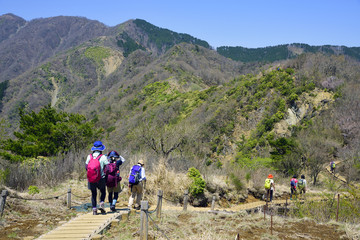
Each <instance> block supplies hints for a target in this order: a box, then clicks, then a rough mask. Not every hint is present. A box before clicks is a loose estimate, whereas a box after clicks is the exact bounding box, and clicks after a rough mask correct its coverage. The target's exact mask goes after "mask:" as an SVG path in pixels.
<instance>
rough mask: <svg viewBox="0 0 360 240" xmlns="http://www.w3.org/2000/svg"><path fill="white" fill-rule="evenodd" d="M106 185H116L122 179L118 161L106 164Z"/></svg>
mask: <svg viewBox="0 0 360 240" xmlns="http://www.w3.org/2000/svg"><path fill="white" fill-rule="evenodd" d="M105 174H106V186H108V187H116V186H117V184H118V182H120V181H121V177H120V172H119V169H118V168H117V167H116V163H109V164H107V165H106V166H105Z"/></svg>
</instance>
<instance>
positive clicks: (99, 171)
mask: <svg viewBox="0 0 360 240" xmlns="http://www.w3.org/2000/svg"><path fill="white" fill-rule="evenodd" d="M104 150H105V146H104V145H103V144H102V142H101V141H96V142H94V146H93V147H92V148H91V151H92V154H89V155H88V156H87V159H86V171H87V179H88V188H89V189H90V190H91V204H92V208H93V214H94V215H97V207H96V196H97V189H99V190H100V204H99V210H100V211H101V213H103V214H104V213H105V209H104V208H105V205H104V200H105V195H106V189H105V185H106V182H105V173H104V168H105V165H107V164H108V163H109V162H108V160H107V157H106V156H105V155H103V154H102V151H104Z"/></svg>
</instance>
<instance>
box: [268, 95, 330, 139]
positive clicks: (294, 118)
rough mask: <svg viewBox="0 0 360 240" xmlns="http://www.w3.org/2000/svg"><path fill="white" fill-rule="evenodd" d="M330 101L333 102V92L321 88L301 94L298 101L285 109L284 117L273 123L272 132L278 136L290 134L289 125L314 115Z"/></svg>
mask: <svg viewBox="0 0 360 240" xmlns="http://www.w3.org/2000/svg"><path fill="white" fill-rule="evenodd" d="M331 102H333V94H332V93H330V92H325V91H323V90H319V89H315V90H314V91H313V92H312V93H311V94H309V93H304V94H302V95H301V96H300V97H299V99H298V101H296V102H295V103H294V104H293V105H292V106H291V108H288V109H287V114H286V115H285V119H283V120H281V121H280V122H278V123H276V124H275V126H274V132H275V133H276V134H278V135H280V136H290V134H291V132H290V130H289V128H290V127H291V126H294V125H297V124H299V123H300V121H302V120H304V119H310V118H312V117H314V116H315V115H316V114H317V113H319V112H320V111H321V110H323V109H326V108H327V107H328V105H329V103H331Z"/></svg>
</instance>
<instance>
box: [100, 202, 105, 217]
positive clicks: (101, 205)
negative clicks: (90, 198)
mask: <svg viewBox="0 0 360 240" xmlns="http://www.w3.org/2000/svg"><path fill="white" fill-rule="evenodd" d="M99 210H100V211H101V213H102V214H104V213H106V211H105V204H104V202H100V206H99Z"/></svg>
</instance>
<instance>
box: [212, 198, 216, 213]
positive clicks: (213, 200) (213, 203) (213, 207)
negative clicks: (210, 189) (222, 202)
mask: <svg viewBox="0 0 360 240" xmlns="http://www.w3.org/2000/svg"><path fill="white" fill-rule="evenodd" d="M215 198H216V197H215V195H213V197H212V202H211V211H214V209H215Z"/></svg>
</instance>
